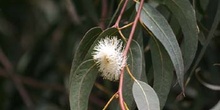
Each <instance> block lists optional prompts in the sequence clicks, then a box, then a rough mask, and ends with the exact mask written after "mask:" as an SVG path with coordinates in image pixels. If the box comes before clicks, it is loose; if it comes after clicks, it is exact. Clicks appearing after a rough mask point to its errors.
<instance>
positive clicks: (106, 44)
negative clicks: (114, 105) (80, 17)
mask: <svg viewBox="0 0 220 110" xmlns="http://www.w3.org/2000/svg"><path fill="white" fill-rule="evenodd" d="M123 50H124V48H123V46H122V41H121V40H120V39H117V37H115V36H113V37H105V38H104V39H101V40H100V41H99V42H98V44H97V45H96V46H95V47H94V52H93V53H92V56H93V59H94V60H95V61H96V63H97V64H98V66H99V71H100V72H102V74H101V76H103V78H104V79H108V80H110V81H115V80H118V79H119V77H120V71H121V68H122V67H124V65H125V64H122V63H123V53H122V52H123Z"/></svg>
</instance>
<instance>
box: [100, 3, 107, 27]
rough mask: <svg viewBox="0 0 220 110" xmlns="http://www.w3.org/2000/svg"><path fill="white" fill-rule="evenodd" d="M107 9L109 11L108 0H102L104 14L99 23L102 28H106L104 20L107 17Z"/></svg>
mask: <svg viewBox="0 0 220 110" xmlns="http://www.w3.org/2000/svg"><path fill="white" fill-rule="evenodd" d="M107 11H108V5H107V0H102V14H101V21H100V23H99V26H100V27H101V28H102V29H105V22H104V20H105V19H106V17H107Z"/></svg>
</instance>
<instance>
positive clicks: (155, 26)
mask: <svg viewBox="0 0 220 110" xmlns="http://www.w3.org/2000/svg"><path fill="white" fill-rule="evenodd" d="M138 7H139V3H137V4H136V10H137V8H138ZM140 20H141V21H142V22H143V24H144V25H145V26H146V27H147V28H148V29H149V30H150V31H151V32H152V33H153V34H154V35H155V37H156V38H157V39H158V40H159V41H160V42H161V43H162V45H163V46H164V47H165V49H166V51H167V53H168V54H169V56H170V58H171V61H172V63H173V65H174V68H175V70H176V75H177V79H178V82H179V84H180V87H181V88H182V90H184V86H183V81H184V65H183V58H182V53H181V50H180V46H179V44H178V42H177V39H176V37H175V35H174V33H173V31H172V29H171V27H170V26H169V24H168V22H167V21H166V19H165V18H164V17H163V16H162V15H161V14H160V13H159V12H158V11H157V10H156V9H155V8H153V7H151V6H150V5H148V4H146V3H145V4H144V6H143V9H142V11H141V16H140Z"/></svg>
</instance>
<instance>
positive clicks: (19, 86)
mask: <svg viewBox="0 0 220 110" xmlns="http://www.w3.org/2000/svg"><path fill="white" fill-rule="evenodd" d="M0 63H1V64H2V65H3V67H4V68H5V70H6V71H7V73H8V76H9V78H10V79H11V80H12V81H13V83H14V84H15V87H16V88H17V90H18V92H19V94H20V95H21V97H22V99H23V101H24V103H25V105H26V107H27V108H28V109H29V110H33V103H32V100H31V98H30V97H29V95H28V92H27V91H26V89H25V88H24V86H23V85H22V83H21V80H20V79H19V78H18V77H15V76H14V73H13V66H12V64H11V63H10V61H9V60H8V58H7V57H6V56H5V54H4V53H3V51H2V49H1V48H0Z"/></svg>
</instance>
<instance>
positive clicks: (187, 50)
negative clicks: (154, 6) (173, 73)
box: [165, 0, 198, 71]
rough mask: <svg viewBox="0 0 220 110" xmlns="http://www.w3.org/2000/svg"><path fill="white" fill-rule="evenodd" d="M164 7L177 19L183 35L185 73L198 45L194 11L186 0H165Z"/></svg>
mask: <svg viewBox="0 0 220 110" xmlns="http://www.w3.org/2000/svg"><path fill="white" fill-rule="evenodd" d="M165 5H166V6H167V7H168V8H169V9H170V11H171V12H172V13H173V15H174V16H175V17H176V18H177V20H178V22H179V24H180V26H181V29H182V32H183V34H184V39H183V42H182V44H181V47H182V52H183V59H184V63H185V64H184V66H185V71H187V70H188V69H189V67H190V65H191V64H192V61H193V59H194V57H195V54H196V50H197V45H198V28H197V23H196V15H195V10H194V9H193V7H192V5H191V3H190V1H188V0H165Z"/></svg>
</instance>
